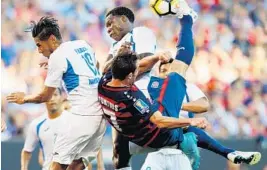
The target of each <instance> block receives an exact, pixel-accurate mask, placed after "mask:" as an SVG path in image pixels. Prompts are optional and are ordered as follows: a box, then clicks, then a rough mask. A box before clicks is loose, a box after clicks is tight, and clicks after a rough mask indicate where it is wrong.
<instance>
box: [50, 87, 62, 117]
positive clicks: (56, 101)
mask: <svg viewBox="0 0 267 170" xmlns="http://www.w3.org/2000/svg"><path fill="white" fill-rule="evenodd" d="M62 102H63V101H62V96H61V94H60V92H59V90H58V89H56V91H55V92H54V94H53V96H52V98H51V100H49V101H48V102H47V103H46V106H47V109H48V110H49V111H50V112H52V113H55V112H58V111H59V110H60V109H61V106H62Z"/></svg>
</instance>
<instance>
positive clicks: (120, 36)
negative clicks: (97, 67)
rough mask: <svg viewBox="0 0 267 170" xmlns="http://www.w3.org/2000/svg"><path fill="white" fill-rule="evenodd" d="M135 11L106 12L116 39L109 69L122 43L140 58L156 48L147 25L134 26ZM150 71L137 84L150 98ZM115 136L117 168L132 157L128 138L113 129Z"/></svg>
mask: <svg viewBox="0 0 267 170" xmlns="http://www.w3.org/2000/svg"><path fill="white" fill-rule="evenodd" d="M134 19H135V18H134V13H133V12H132V11H131V10H130V9H129V8H126V7H116V8H114V9H112V10H110V11H109V12H108V13H107V14H106V29H107V32H108V34H109V36H110V37H111V38H112V39H113V40H114V43H113V44H112V46H111V47H110V50H109V56H108V59H107V62H106V64H105V67H104V72H105V71H107V70H108V69H109V67H110V64H111V63H112V58H113V57H114V56H116V55H117V52H118V50H119V48H120V47H121V45H123V44H124V43H125V42H130V43H131V49H132V50H133V51H134V52H135V53H137V54H138V56H139V58H144V57H146V56H151V55H153V54H154V53H155V50H156V37H155V35H154V33H153V32H152V31H151V30H150V29H148V28H146V27H134ZM149 78H150V76H149V72H148V73H144V74H143V75H141V77H140V78H139V80H138V81H136V82H135V85H136V86H137V87H138V88H139V89H141V90H142V92H143V93H144V94H145V95H146V97H147V98H149V94H148V91H147V85H148V83H149ZM112 138H113V163H114V167H115V169H120V168H125V167H127V166H129V165H128V162H129V159H130V153H129V149H128V140H126V139H125V137H123V136H122V135H119V134H118V133H117V132H116V131H115V130H114V129H113V130H112Z"/></svg>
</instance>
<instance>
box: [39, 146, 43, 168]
mask: <svg viewBox="0 0 267 170" xmlns="http://www.w3.org/2000/svg"><path fill="white" fill-rule="evenodd" d="M38 163H39V165H40V166H43V163H44V158H43V151H42V150H41V149H40V150H39V155H38Z"/></svg>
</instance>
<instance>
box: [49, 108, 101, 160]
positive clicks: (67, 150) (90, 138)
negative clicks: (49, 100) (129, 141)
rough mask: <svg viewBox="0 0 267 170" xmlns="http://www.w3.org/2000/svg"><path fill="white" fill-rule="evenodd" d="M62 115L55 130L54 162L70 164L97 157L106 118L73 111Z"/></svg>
mask: <svg viewBox="0 0 267 170" xmlns="http://www.w3.org/2000/svg"><path fill="white" fill-rule="evenodd" d="M61 116H62V117H61V121H60V123H59V125H58V129H57V130H56V132H55V133H56V138H55V143H54V149H53V162H57V163H60V164H66V165H69V164H71V162H72V161H73V160H77V159H80V158H83V160H84V159H85V160H90V158H94V157H96V155H97V153H98V151H99V148H100V147H101V145H102V140H103V136H104V134H105V130H106V121H105V120H104V118H103V117H102V116H81V115H75V114H72V113H66V114H63V115H61Z"/></svg>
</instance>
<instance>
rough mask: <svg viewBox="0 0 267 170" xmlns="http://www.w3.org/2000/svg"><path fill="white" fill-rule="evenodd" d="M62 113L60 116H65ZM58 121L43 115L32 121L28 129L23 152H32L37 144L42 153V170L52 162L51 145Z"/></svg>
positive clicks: (58, 119) (46, 169)
mask: <svg viewBox="0 0 267 170" xmlns="http://www.w3.org/2000/svg"><path fill="white" fill-rule="evenodd" d="M64 112H66V111H64ZM64 112H63V113H62V114H66V113H64ZM67 114H68V113H67ZM59 121H60V117H58V118H55V119H49V118H48V116H47V114H45V115H42V116H40V117H38V118H36V119H35V120H33V121H32V122H31V124H30V126H29V129H28V133H27V136H26V140H25V143H24V148H23V150H24V151H26V152H33V151H34V149H35V148H36V146H37V144H39V147H40V148H41V150H42V153H43V160H44V162H43V168H42V169H43V170H48V169H49V166H50V163H51V161H52V157H53V155H52V152H53V144H54V140H55V133H56V129H57V124H58V123H59Z"/></svg>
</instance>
